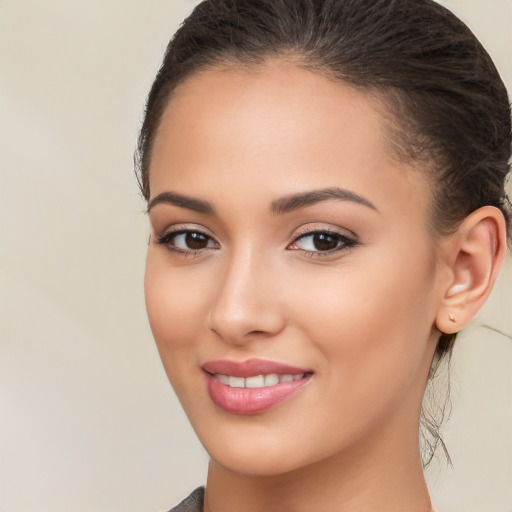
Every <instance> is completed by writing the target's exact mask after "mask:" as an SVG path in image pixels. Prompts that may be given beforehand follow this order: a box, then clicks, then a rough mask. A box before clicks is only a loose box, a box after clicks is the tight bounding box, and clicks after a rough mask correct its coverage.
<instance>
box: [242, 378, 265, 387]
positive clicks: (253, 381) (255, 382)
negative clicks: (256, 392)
mask: <svg viewBox="0 0 512 512" xmlns="http://www.w3.org/2000/svg"><path fill="white" fill-rule="evenodd" d="M264 385H265V377H263V375H256V377H247V378H246V379H245V387H246V388H262V387H263V386H264Z"/></svg>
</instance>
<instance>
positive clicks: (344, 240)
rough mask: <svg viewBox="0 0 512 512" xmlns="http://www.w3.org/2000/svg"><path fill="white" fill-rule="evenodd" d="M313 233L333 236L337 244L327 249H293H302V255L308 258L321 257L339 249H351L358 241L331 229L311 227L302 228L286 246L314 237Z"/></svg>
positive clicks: (330, 254)
mask: <svg viewBox="0 0 512 512" xmlns="http://www.w3.org/2000/svg"><path fill="white" fill-rule="evenodd" d="M315 235H328V236H329V237H331V238H334V240H335V241H336V243H337V246H336V247H335V248H334V249H328V250H326V251H321V250H316V251H314V250H307V249H300V248H297V249H295V250H302V251H304V255H305V256H307V257H309V258H322V257H328V256H332V255H333V254H335V253H337V252H340V251H346V250H349V249H351V248H352V247H355V246H356V245H359V242H358V241H357V240H356V239H355V238H353V237H350V236H348V235H343V234H341V233H338V232H337V231H333V230H331V229H313V230H308V229H304V230H303V231H302V233H300V234H299V235H298V236H297V237H296V238H295V239H294V240H293V242H292V243H291V244H290V245H288V248H289V247H291V246H293V245H296V244H297V243H298V242H299V241H300V240H304V239H306V238H309V237H314V236H315Z"/></svg>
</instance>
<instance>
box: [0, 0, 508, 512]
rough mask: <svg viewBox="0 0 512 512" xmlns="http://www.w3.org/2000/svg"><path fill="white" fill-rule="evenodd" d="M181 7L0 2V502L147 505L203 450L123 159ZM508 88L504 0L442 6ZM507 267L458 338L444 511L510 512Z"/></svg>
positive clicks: (58, 0)
mask: <svg viewBox="0 0 512 512" xmlns="http://www.w3.org/2000/svg"><path fill="white" fill-rule="evenodd" d="M195 3H196V2H195V1H190V0H188V1H187V0H172V1H171V0H168V1H162V0H126V1H119V0H45V1H38V0H0V173H1V184H0V512H26V511H31V510H38V511H39V512H64V511H66V512H86V511H87V512H91V511H119V512H121V511H122V512H135V511H157V510H167V509H169V508H171V506H172V505H174V504H175V503H176V502H177V501H179V500H180V498H182V497H183V496H184V495H185V494H187V493H188V492H190V491H191V490H192V489H193V488H194V487H195V486H197V485H200V484H202V483H204V480H205V474H206V461H207V457H206V455H205V453H204V452H203V450H202V448H201V447H200V445H199V443H198V442H197V441H196V439H195V436H194V434H193V432H192V431H191V429H190V427H189V425H188V422H187V420H186V418H185V417H184V414H183V413H182V412H181V410H180V407H179V404H178V402H177V400H176V398H175V397H174V395H173V393H172V391H171V389H170V386H169V384H168V382H167V379H166V377H165V374H164V372H163V370H162V367H161V364H160V361H159V359H158V354H157V351H156V349H155V347H154V343H153V341H152V337H151V333H150V330H149V327H148V324H147V320H146V316H145V309H144V299H143V290H142V281H143V269H144V257H145V247H146V243H147V236H148V227H147V219H146V217H145V214H144V213H143V210H144V207H145V205H144V202H143V201H142V200H141V198H140V195H139V192H138V189H137V185H136V181H135V178H134V175H133V164H132V155H133V151H134V148H135V143H136V137H137V132H138V129H139V126H140V123H141V117H142V111H143V105H144V101H145V97H146V94H147V92H148V90H149V86H150V84H151V81H152V78H153V76H154V74H155V72H156V70H157V69H158V66H159V63H160V59H161V57H162V53H163V50H164V48H165V46H166V44H167V41H168V39H169V37H170V36H171V34H172V33H173V32H174V30H175V29H176V28H177V26H178V24H179V22H180V21H181V20H182V19H183V17H184V16H185V14H186V13H187V12H188V11H189V10H190V9H191V8H192V7H193V5H195ZM444 3H445V4H446V5H447V6H448V7H450V8H452V9H453V10H454V11H455V12H456V13H458V14H459V16H461V17H462V18H463V19H464V20H465V21H466V22H468V24H469V25H470V26H471V27H472V28H473V30H474V31H475V32H476V34H477V35H478V36H479V37H480V38H481V40H482V41H483V42H484V44H485V45H486V47H487V48H488V49H489V51H490V53H491V55H493V56H494V57H495V61H496V63H497V65H498V67H499V69H500V71H501V73H502V76H503V78H504V79H505V81H506V82H507V83H508V84H509V87H512V55H511V50H510V48H511V45H512V37H511V33H512V31H511V30H510V25H511V22H512V1H511V0H492V1H490V0H452V1H448V0H447V1H445V2H444ZM511 317H512V265H511V259H510V256H509V259H508V261H507V265H506V268H505V269H504V272H503V273H502V276H501V278H500V282H499V284H498V287H497V289H496V291H495V293H494V294H493V296H492V298H491V301H490V303H489V305H488V306H486V308H485V309H484V310H483V311H482V313H481V315H480V316H479V318H478V319H477V320H476V321H475V326H474V327H473V328H469V329H468V330H467V332H465V333H464V335H463V336H462V338H461V339H460V340H459V342H458V344H457V350H456V353H455V358H454V370H453V386H452V387H453V392H452V396H453V402H454V404H453V413H452V418H451V420H450V421H449V422H448V423H447V424H446V427H445V431H446V435H445V439H446V443H447V445H448V448H449V450H450V454H451V457H452V460H453V463H454V468H453V469H449V468H447V467H446V464H444V463H443V459H442V457H441V458H439V460H436V461H434V463H433V464H432V467H431V469H430V470H429V471H428V472H427V477H428V480H429V484H430V487H431V490H432V495H433V497H434V502H435V503H436V505H437V507H438V508H439V510H440V511H443V512H483V511H485V512H512V485H511V482H512V435H511V434H510V432H512V406H511V398H512V377H511V375H512V372H511V371H510V368H511V363H512V341H510V340H507V339H506V338H505V337H504V336H501V335H499V334H497V333H496V332H494V331H491V330H489V329H485V328H482V327H479V326H480V325H481V324H491V325H492V326H493V327H495V328H497V329H500V330H502V331H505V332H507V333H509V334H511V333H512V319H511Z"/></svg>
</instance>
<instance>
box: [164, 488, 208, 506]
mask: <svg viewBox="0 0 512 512" xmlns="http://www.w3.org/2000/svg"><path fill="white" fill-rule="evenodd" d="M203 502H204V487H198V488H197V489H196V490H195V491H194V492H193V493H192V494H190V496H187V497H186V498H185V499H184V500H183V501H182V502H181V503H180V504H179V505H176V506H175V507H174V508H172V509H171V510H169V512H202V511H203Z"/></svg>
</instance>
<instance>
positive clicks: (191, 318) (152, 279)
mask: <svg viewBox="0 0 512 512" xmlns="http://www.w3.org/2000/svg"><path fill="white" fill-rule="evenodd" d="M159 252H160V251H159ZM159 252H158V253H157V251H156V250H152V249H151V248H150V249H149V251H148V257H147V262H146V273H145V276H144V293H145V297H146V309H147V312H148V318H149V323H150V326H151V330H152V332H153V336H154V338H155V341H156V343H157V345H158V348H159V350H160V352H161V354H162V355H163V352H165V351H170V350H179V349H180V348H185V347H186V346H187V345H188V344H189V343H190V341H191V340H192V339H193V337H194V336H195V334H196V333H197V330H198V329H199V326H200V321H199V319H200V314H201V309H202V308H203V304H204V302H205V293H204V289H203V287H202V286H203V284H204V280H202V279H201V276H199V275H197V273H196V274H192V273H191V272H188V271H187V270H186V268H185V269H181V270H180V271H173V268H172V267H170V266H169V264H168V262H166V258H165V255H163V256H162V254H160V253H159ZM164 363H165V361H164Z"/></svg>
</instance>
